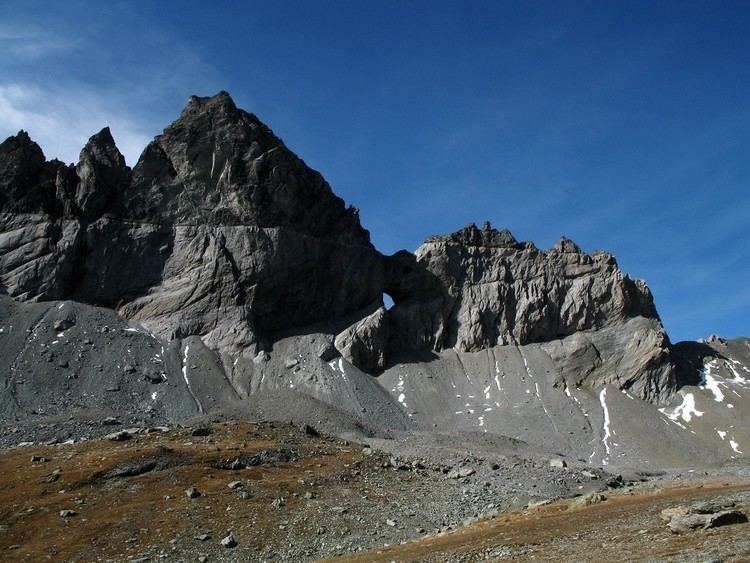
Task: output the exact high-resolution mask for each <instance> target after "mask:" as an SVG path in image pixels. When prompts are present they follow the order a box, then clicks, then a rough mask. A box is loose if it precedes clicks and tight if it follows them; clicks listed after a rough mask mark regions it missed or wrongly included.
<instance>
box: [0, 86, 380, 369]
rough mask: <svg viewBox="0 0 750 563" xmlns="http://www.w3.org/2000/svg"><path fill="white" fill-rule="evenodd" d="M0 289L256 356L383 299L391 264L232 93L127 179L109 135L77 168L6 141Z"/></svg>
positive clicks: (194, 102)
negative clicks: (274, 340)
mask: <svg viewBox="0 0 750 563" xmlns="http://www.w3.org/2000/svg"><path fill="white" fill-rule="evenodd" d="M123 272H127V275H123ZM0 287H3V288H4V290H5V291H6V292H7V293H8V294H9V295H11V296H13V297H15V298H16V299H19V300H23V301H28V300H40V299H58V298H68V297H69V298H74V299H76V300H78V301H83V302H86V303H92V304H96V305H103V306H107V307H113V308H115V307H116V308H117V310H118V312H120V313H121V314H122V315H123V316H125V317H127V318H129V319H134V320H137V321H140V322H141V324H142V325H143V326H145V327H146V328H148V329H149V330H151V331H152V332H154V333H156V334H158V335H160V336H163V337H165V338H184V337H186V336H189V335H199V336H201V337H202V338H203V339H204V342H205V343H206V344H207V345H208V346H209V347H210V348H212V349H214V350H219V351H228V352H232V353H240V352H243V351H244V350H245V349H250V351H249V353H251V354H252V355H255V353H256V352H257V350H255V349H254V344H255V343H256V342H257V341H258V339H259V335H260V336H262V335H263V334H265V333H268V332H273V331H277V330H281V329H284V330H288V329H290V328H293V327H300V326H305V325H308V324H311V323H315V322H320V321H328V320H331V319H337V318H342V317H344V316H346V315H349V314H351V313H352V312H354V311H357V310H360V309H362V308H363V307H364V306H365V305H367V304H368V303H371V302H372V301H374V300H375V299H376V298H379V297H380V294H381V292H382V263H381V259H380V255H379V254H378V253H377V252H376V251H375V249H374V248H373V247H372V245H371V244H370V241H369V234H368V233H367V231H365V230H364V229H363V228H362V227H361V226H360V224H359V218H358V214H357V211H356V210H354V209H352V208H347V207H346V206H345V205H344V203H343V201H342V200H341V199H339V198H338V197H336V196H335V195H334V194H333V193H332V191H331V189H330V187H329V186H328V184H326V182H325V181H324V180H323V178H322V177H321V176H320V174H318V173H317V172H315V171H313V170H311V169H310V168H308V167H307V166H306V165H305V163H304V162H302V161H301V160H300V159H299V158H297V157H296V156H295V155H294V154H293V153H292V152H291V151H289V150H288V149H287V148H286V147H285V146H284V144H283V143H282V142H281V140H280V139H278V138H277V137H276V136H275V135H274V134H273V133H272V132H271V130H270V129H268V128H267V127H266V126H265V125H263V124H262V123H261V122H260V121H259V120H258V119H257V118H256V117H255V116H254V115H252V114H249V113H247V112H244V111H242V110H239V109H237V108H236V106H235V105H234V103H233V102H232V100H231V98H230V97H229V96H228V95H227V94H226V93H224V92H223V93H220V94H219V95H217V96H214V97H211V98H197V97H191V98H190V100H189V102H188V104H187V106H186V108H185V110H184V111H183V112H182V115H181V116H180V118H179V119H178V120H177V121H175V122H174V123H173V124H172V125H170V126H169V127H168V128H167V129H165V131H164V133H163V134H162V135H160V136H158V137H157V138H156V139H155V140H154V141H153V142H152V143H151V144H150V145H149V146H148V147H147V148H146V149H145V151H144V152H143V154H142V156H141V158H140V160H139V162H138V163H137V164H136V165H135V167H134V168H133V170H132V173H131V171H130V169H129V168H128V167H127V166H126V165H125V162H124V159H123V158H122V155H121V154H120V152H119V151H118V150H117V148H116V146H115V144H114V141H113V139H112V137H111V135H110V133H109V130H108V129H104V130H102V131H101V132H100V133H98V134H97V135H94V136H93V137H92V138H91V139H90V141H89V142H88V144H87V145H86V147H85V148H84V149H83V151H82V152H81V160H80V162H79V163H78V165H77V166H76V168H75V170H73V169H70V168H69V167H65V166H64V165H62V163H57V162H51V163H48V162H46V161H45V158H44V155H43V154H42V151H41V149H40V148H39V147H38V145H36V144H35V143H33V142H32V141H31V140H30V139H29V138H28V135H27V134H26V133H24V132H21V133H19V135H17V136H16V137H12V138H10V139H8V140H7V141H6V142H5V143H3V144H2V145H0Z"/></svg>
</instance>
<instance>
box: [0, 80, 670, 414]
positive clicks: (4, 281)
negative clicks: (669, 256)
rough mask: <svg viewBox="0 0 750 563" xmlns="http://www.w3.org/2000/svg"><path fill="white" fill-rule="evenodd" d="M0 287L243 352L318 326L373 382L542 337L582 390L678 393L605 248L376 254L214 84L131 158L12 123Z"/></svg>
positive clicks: (300, 166)
mask: <svg viewBox="0 0 750 563" xmlns="http://www.w3.org/2000/svg"><path fill="white" fill-rule="evenodd" d="M0 291H2V292H3V293H7V294H8V295H9V296H11V297H13V298H15V299H16V300H18V301H31V302H36V301H44V300H53V299H72V300H75V301H79V302H83V303H88V304H94V305H99V306H104V307H108V308H111V309H114V310H115V311H117V312H118V313H119V314H120V315H121V316H123V317H125V318H126V319H130V320H134V321H138V322H139V323H140V324H141V325H143V326H144V327H145V328H147V329H148V330H150V331H151V332H152V333H154V334H156V335H158V336H159V337H162V338H165V339H167V340H173V339H184V338H187V337H190V336H199V337H200V338H201V339H202V341H203V343H204V344H205V345H207V346H208V348H209V349H211V350H214V351H217V352H219V353H221V354H224V355H242V356H244V357H245V358H255V357H256V356H257V355H258V354H259V353H265V352H266V351H268V350H270V349H271V348H272V346H273V342H274V340H275V339H277V338H278V336H277V335H278V334H279V333H280V332H287V333H288V332H289V331H293V332H296V333H299V334H305V333H311V332H312V331H313V330H317V331H322V332H328V333H329V336H330V337H331V341H332V342H334V343H335V348H336V349H337V350H338V351H339V352H340V353H341V354H342V355H343V356H344V358H345V359H346V360H347V361H348V362H350V363H351V364H352V365H355V366H356V367H359V368H361V369H362V370H364V371H366V372H368V373H378V372H380V371H382V370H383V369H386V368H387V367H388V366H389V365H391V364H392V363H393V362H394V361H396V358H401V359H403V358H404V357H405V358H407V359H408V358H409V356H410V355H419V354H423V353H425V352H427V353H439V352H442V351H445V350H455V351H457V352H461V353H464V352H465V353H470V352H476V351H480V350H484V349H488V348H491V347H494V346H519V345H526V344H530V343H540V344H543V346H544V350H545V351H546V354H547V355H548V356H549V358H550V359H551V360H552V361H554V363H555V365H556V366H557V367H558V370H559V373H560V374H561V378H562V379H564V380H565V381H569V382H572V383H575V384H576V385H580V384H585V385H589V386H591V387H596V386H598V385H601V384H604V383H614V384H617V385H619V386H620V387H621V388H627V389H629V390H631V391H632V392H633V393H635V394H637V395H638V396H640V397H641V398H644V399H648V400H650V401H659V400H661V398H662V397H665V396H668V395H669V394H670V393H671V392H672V391H673V390H674V388H675V386H676V367H675V364H674V362H673V359H672V355H671V353H670V344H669V340H668V338H667V336H666V334H665V332H664V329H663V327H662V325H661V322H660V320H659V317H658V315H657V313H656V309H655V308H654V305H653V300H652V297H651V294H650V292H649V290H648V288H647V287H646V285H645V284H644V283H643V282H640V281H636V280H631V279H630V278H628V277H627V275H625V274H624V273H623V272H622V271H621V270H620V269H619V268H618V266H617V263H616V261H615V259H614V258H613V257H612V256H611V255H609V254H606V253H593V254H586V253H584V252H582V251H581V249H580V248H578V247H577V246H576V245H575V244H574V243H573V242H572V241H570V240H568V239H565V238H563V239H561V240H560V241H559V242H558V243H557V244H556V245H555V246H554V247H553V248H551V249H549V250H547V251H543V250H540V249H538V248H536V247H535V246H534V245H533V244H531V243H529V242H518V241H517V240H516V239H515V238H514V237H513V236H512V235H511V234H510V232H508V231H498V230H495V229H492V228H491V227H490V226H489V225H485V226H484V228H481V229H479V228H477V227H476V226H474V225H470V226H468V227H466V228H464V229H462V230H460V231H457V232H455V233H453V234H450V235H446V236H435V237H431V238H428V239H427V240H426V242H425V243H424V244H423V245H422V246H421V247H420V248H419V249H418V250H417V251H416V253H414V254H412V253H409V252H406V251H402V252H399V253H397V254H395V255H393V256H390V257H384V256H382V255H381V254H380V253H379V252H378V251H377V250H376V249H375V248H374V247H373V246H372V244H371V243H370V240H369V233H368V232H367V231H366V230H365V229H363V228H362V226H361V225H360V222H359V217H358V213H357V211H356V210H355V209H353V208H351V207H347V206H346V205H345V204H344V202H343V201H342V200H341V199H340V198H338V197H337V196H336V195H335V194H333V192H332V191H331V188H330V187H329V185H328V184H327V183H326V182H325V180H324V179H323V177H322V176H321V175H320V174H319V173H318V172H316V171H314V170H312V169H310V168H309V167H308V166H306V165H305V163H304V162H303V161H302V160H300V159H299V158H298V157H297V156H296V155H294V154H293V153H292V152H291V151H290V150H289V149H288V148H287V147H286V146H285V145H284V144H283V142H282V141H281V140H280V139H279V138H278V137H276V136H275V135H274V134H273V132H272V131H271V130H270V129H269V128H268V127H267V126H266V125H264V124H263V123H261V122H260V121H259V120H258V118H257V117H255V116H254V115H252V114H250V113H248V112H245V111H243V110H241V109H238V108H237V107H236V106H235V104H234V102H233V101H232V99H231V98H230V97H229V95H228V94H226V93H225V92H221V93H219V94H218V95H216V96H213V97H207V98H199V97H195V96H193V97H191V98H190V99H189V101H188V103H187V105H186V107H185V109H184V110H183V111H182V114H181V115H180V116H179V118H178V119H177V120H176V121H175V122H174V123H172V124H171V125H169V126H168V127H167V128H166V129H165V130H164V132H163V133H162V134H161V135H159V136H157V137H156V138H155V139H154V140H153V141H152V142H151V143H150V144H149V145H148V146H147V147H146V148H145V149H144V151H143V153H142V154H141V157H140V159H139V160H138V162H137V163H136V164H135V166H134V167H133V168H132V169H131V168H129V167H128V166H127V165H126V163H125V159H124V158H123V156H122V154H121V153H120V151H119V150H118V149H117V146H116V144H115V140H114V139H113V138H112V135H111V134H110V132H109V130H108V129H103V130H102V131H101V132H99V133H97V134H96V135H94V136H93V137H91V139H90V140H89V142H88V143H87V144H86V146H85V147H84V148H83V150H82V151H81V155H80V159H79V162H78V163H77V164H76V165H75V166H73V165H69V166H68V165H65V164H63V163H61V162H58V161H51V162H47V161H46V159H45V157H44V155H43V153H42V151H41V149H40V148H39V146H38V145H36V143H34V142H33V141H32V140H31V139H30V138H29V136H28V135H27V134H26V133H24V132H20V133H19V134H18V135H17V136H15V137H11V138H9V139H8V140H6V141H5V142H4V143H3V144H2V145H0ZM383 293H388V294H389V295H390V296H391V297H392V298H393V300H394V303H395V305H394V306H393V307H392V308H390V309H389V310H386V309H385V308H382V304H383V303H382V295H383ZM313 326H314V327H315V328H314V329H313V328H311V327H313ZM398 361H401V360H398Z"/></svg>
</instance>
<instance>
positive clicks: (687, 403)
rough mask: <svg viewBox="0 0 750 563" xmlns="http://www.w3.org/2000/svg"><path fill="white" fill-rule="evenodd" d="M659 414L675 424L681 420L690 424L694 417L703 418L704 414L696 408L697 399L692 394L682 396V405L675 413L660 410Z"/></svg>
mask: <svg viewBox="0 0 750 563" xmlns="http://www.w3.org/2000/svg"><path fill="white" fill-rule="evenodd" d="M659 412H661V413H662V414H664V415H666V416H667V417H668V418H669V419H670V420H672V421H674V422H677V420H678V419H680V418H682V420H684V421H685V422H690V421H691V420H692V418H693V416H696V417H698V416H703V412H702V411H699V410H697V409H696V408H695V397H694V396H693V394H692V393H685V394H684V395H683V396H682V404H681V405H680V406H678V407H677V408H676V409H674V411H672V412H668V411H667V409H666V408H663V409H659Z"/></svg>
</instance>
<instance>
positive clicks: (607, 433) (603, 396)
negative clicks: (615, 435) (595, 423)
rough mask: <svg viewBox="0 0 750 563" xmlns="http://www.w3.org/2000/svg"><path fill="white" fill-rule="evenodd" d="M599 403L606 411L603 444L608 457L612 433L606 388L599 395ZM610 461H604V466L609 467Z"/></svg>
mask: <svg viewBox="0 0 750 563" xmlns="http://www.w3.org/2000/svg"><path fill="white" fill-rule="evenodd" d="M599 402H600V403H601V405H602V410H603V411H604V429H603V432H604V437H603V438H602V444H604V450H605V451H606V452H607V456H609V454H610V451H609V438H610V431H609V409H608V408H607V388H606V387H605V388H604V389H602V392H601V393H599ZM607 463H608V461H607V459H606V458H605V459H603V460H602V465H607Z"/></svg>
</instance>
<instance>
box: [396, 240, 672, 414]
mask: <svg viewBox="0 0 750 563" xmlns="http://www.w3.org/2000/svg"><path fill="white" fill-rule="evenodd" d="M387 274H388V283H389V286H388V287H387V289H386V290H387V291H388V293H389V294H390V295H391V296H392V297H393V299H394V302H395V306H394V307H393V308H392V309H391V310H390V311H389V315H390V317H391V319H392V325H393V328H392V337H391V343H392V345H393V348H394V349H396V350H399V351H401V352H408V351H409V350H414V349H419V348H422V349H428V350H434V351H440V350H443V349H445V348H454V349H456V350H457V351H464V352H473V351H478V350H481V349H484V348H488V347H491V346H495V345H508V344H518V345H523V344H528V343H532V342H543V343H548V344H547V345H546V348H545V349H546V350H547V352H548V353H549V355H550V356H551V357H552V358H553V360H554V361H555V362H556V363H557V364H558V365H559V367H560V371H561V372H562V373H563V374H565V376H564V377H565V379H566V381H567V380H570V382H571V383H572V384H575V385H581V384H583V383H586V384H588V385H589V386H590V387H597V386H600V385H602V384H605V383H616V384H617V385H618V386H619V387H621V388H624V387H627V388H629V389H630V390H631V391H632V392H633V393H635V394H637V395H638V396H640V397H641V398H644V399H647V400H650V401H659V400H661V399H662V398H663V397H665V396H669V395H670V394H671V392H673V390H674V389H675V388H676V370H677V368H676V365H675V363H674V361H673V359H672V357H671V355H670V350H669V340H668V338H667V336H666V333H665V332H664V329H663V327H662V325H661V321H660V320H659V318H658V315H657V313H656V309H655V307H654V304H653V299H652V296H651V292H650V291H649V290H648V288H647V287H646V285H645V284H644V283H643V282H641V281H638V280H636V281H634V280H631V279H630V278H628V277H627V276H626V275H625V274H623V272H622V271H621V270H620V269H619V268H618V266H617V262H616V261H615V259H614V257H612V256H611V255H610V254H607V253H603V252H597V253H594V254H591V255H589V254H586V253H583V252H582V251H581V250H580V248H578V246H576V245H575V244H574V243H573V242H572V241H570V240H568V239H565V238H563V239H561V240H560V241H559V242H558V243H557V244H556V245H555V246H554V247H553V248H552V249H550V250H548V251H546V252H545V251H542V250H539V249H537V248H536V247H535V246H534V245H533V244H531V243H528V242H525V243H521V242H518V241H516V240H515V238H513V236H512V235H511V234H510V232H508V231H507V230H505V231H497V230H495V229H492V228H490V226H489V225H485V227H484V228H483V229H481V230H480V229H478V228H477V227H475V226H474V225H469V226H468V227H466V228H465V229H462V230H460V231H458V232H456V233H453V234H451V235H448V236H441V237H432V238H429V239H427V241H426V242H425V243H424V244H423V245H422V246H421V247H419V249H417V252H416V256H415V259H412V258H410V257H409V256H408V255H406V254H404V253H400V254H398V255H394V256H393V257H391V258H389V259H388V268H387Z"/></svg>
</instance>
